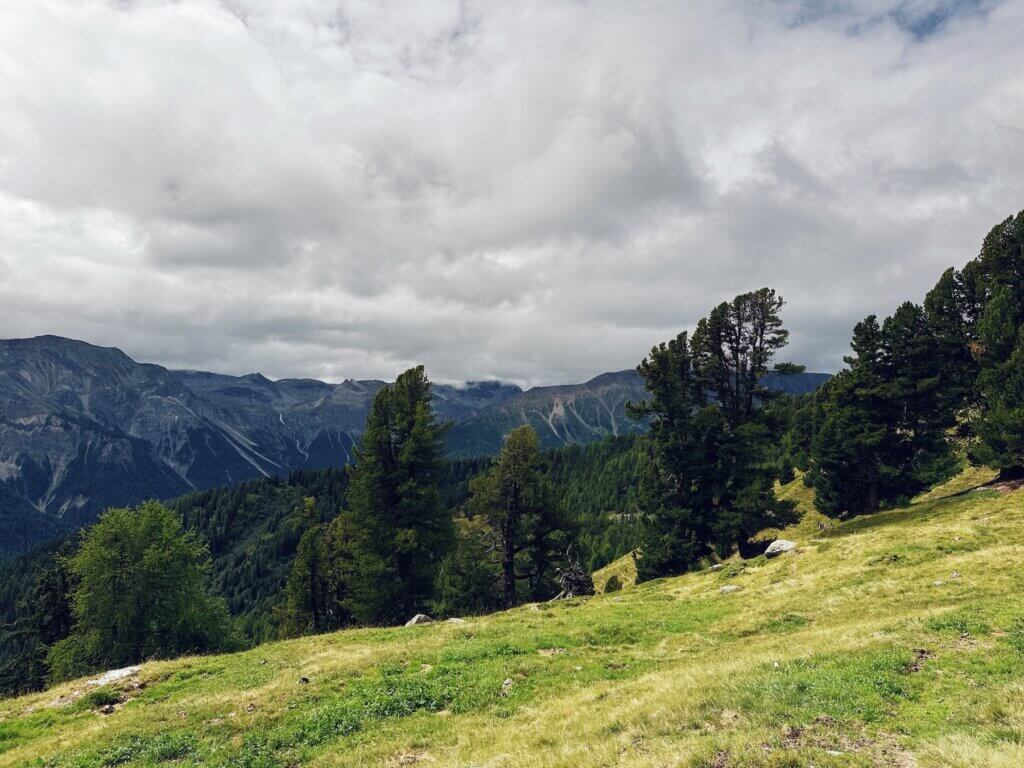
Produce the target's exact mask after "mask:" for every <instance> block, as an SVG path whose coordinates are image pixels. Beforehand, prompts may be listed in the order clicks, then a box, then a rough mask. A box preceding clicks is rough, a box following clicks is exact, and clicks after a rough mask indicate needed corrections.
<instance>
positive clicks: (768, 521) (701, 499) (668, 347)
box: [629, 288, 795, 579]
mask: <svg viewBox="0 0 1024 768" xmlns="http://www.w3.org/2000/svg"><path fill="white" fill-rule="evenodd" d="M782 305H783V302H782V299H781V297H778V296H777V295H776V294H775V292H774V291H772V290H770V289H767V288H765V289H761V290H759V291H754V292H752V293H746V294H742V295H740V296H737V297H736V298H735V299H734V300H733V301H732V302H727V303H723V304H720V305H719V306H718V307H716V308H715V309H713V310H712V311H711V313H710V314H709V315H708V317H706V318H704V319H703V320H701V321H700V323H698V325H697V329H696V331H695V333H694V335H693V339H692V341H691V339H690V337H689V336H688V334H686V333H681V334H679V335H678V336H677V337H676V338H675V339H672V340H671V341H669V342H668V343H662V344H660V345H659V346H657V347H655V348H653V349H652V350H651V353H650V355H649V356H648V357H647V358H646V359H644V361H643V362H641V363H640V365H639V366H638V368H637V371H638V372H639V373H640V375H641V376H642V377H643V379H644V382H645V384H646V387H647V390H648V391H649V392H650V398H649V399H648V400H646V401H644V402H641V403H631V404H630V407H629V412H630V414H631V415H632V416H633V417H634V418H645V419H650V422H651V430H650V434H649V437H648V441H649V443H648V445H649V452H648V457H649V460H648V462H647V465H646V467H645V468H644V470H643V471H642V472H641V481H640V482H641V492H640V495H641V497H642V498H643V499H645V507H646V509H645V512H646V524H645V531H644V534H643V538H642V544H641V547H640V550H641V556H640V557H639V559H638V562H637V568H638V572H639V575H640V578H642V579H648V578H654V577H657V576H663V575H667V574H670V573H678V572H680V571H683V570H685V569H687V568H689V567H692V566H693V565H694V564H696V563H697V561H698V560H699V559H700V558H702V557H705V556H709V555H712V554H719V555H724V554H726V553H727V552H728V551H730V550H731V549H732V548H733V547H735V546H737V545H740V546H743V545H745V543H746V542H747V540H748V539H749V538H750V537H751V536H752V535H753V534H755V533H756V532H757V531H759V530H761V529H762V528H765V527H769V526H782V525H785V524H787V523H788V522H791V521H793V520H794V519H795V515H794V512H793V505H792V504H789V503H786V502H780V501H779V500H778V499H776V498H775V493H774V488H773V483H774V480H775V473H776V469H775V467H774V466H773V465H772V462H771V446H772V443H773V442H774V441H776V440H777V439H778V438H779V435H780V432H781V425H777V424H775V423H774V422H773V420H772V419H771V418H770V416H769V414H768V413H767V411H766V410H765V409H764V408H763V407H762V406H763V404H764V402H765V399H766V398H768V397H769V394H768V392H767V391H766V390H765V389H764V387H763V386H762V385H761V383H760V379H761V376H763V374H764V373H765V372H766V371H767V368H768V365H769V363H770V362H771V360H772V359H773V357H774V355H775V353H776V352H777V351H778V350H779V349H781V348H782V347H783V346H784V345H785V344H786V339H787V336H788V334H787V332H786V331H785V329H784V328H783V327H782V321H781V318H780V315H779V312H780V309H781V307H782Z"/></svg>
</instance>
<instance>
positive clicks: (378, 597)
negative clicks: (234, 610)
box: [339, 366, 454, 624]
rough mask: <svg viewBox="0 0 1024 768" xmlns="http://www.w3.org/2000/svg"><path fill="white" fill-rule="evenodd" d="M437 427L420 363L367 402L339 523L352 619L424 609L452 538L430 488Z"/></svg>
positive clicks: (391, 618) (383, 618) (438, 456)
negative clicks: (348, 565) (348, 570)
mask: <svg viewBox="0 0 1024 768" xmlns="http://www.w3.org/2000/svg"><path fill="white" fill-rule="evenodd" d="M443 431H444V428H443V426H442V425H440V424H439V423H438V422H437V420H436V419H435V417H434V412H433V409H432V408H431V392H430V382H429V381H428V380H427V376H426V374H425V373H424V370H423V366H418V367H416V368H411V369H410V370H408V371H406V372H405V373H403V374H402V375H401V376H399V377H398V379H397V380H396V381H395V383H394V384H392V385H390V386H386V387H384V388H382V389H381V390H380V392H378V393H377V395H376V397H374V399H373V403H372V405H371V407H370V413H369V415H368V416H367V419H366V428H365V430H364V431H363V435H362V438H361V439H360V443H359V448H358V449H357V451H356V463H355V467H354V468H353V469H352V472H351V482H350V485H349V491H348V507H349V508H348V510H347V511H345V512H343V513H342V515H341V516H340V520H341V522H340V523H339V525H342V526H344V527H345V529H346V534H347V538H348V541H347V542H346V548H347V550H348V554H349V556H350V559H351V575H350V578H349V582H348V584H347V585H346V591H347V594H346V596H345V598H344V606H345V608H346V609H347V610H348V611H349V612H350V613H351V616H352V618H353V620H354V621H355V622H356V623H359V624H393V623H396V622H399V621H402V620H404V619H407V618H408V617H409V616H411V615H413V614H414V613H417V612H419V611H424V610H426V609H427V607H428V604H429V601H430V599H431V597H432V590H433V584H434V579H435V577H436V575H437V570H438V566H439V564H440V562H441V559H442V558H443V557H444V556H445V554H446V553H447V552H448V550H449V549H450V548H451V546H452V543H453V541H454V528H453V523H452V519H451V515H450V514H449V513H448V512H447V511H446V510H445V508H444V505H443V504H442V501H441V493H440V491H439V489H438V483H439V479H440V473H441V470H442V460H443V455H444V446H443V443H442V435H443Z"/></svg>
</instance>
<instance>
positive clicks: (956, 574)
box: [949, 571, 960, 579]
mask: <svg viewBox="0 0 1024 768" xmlns="http://www.w3.org/2000/svg"><path fill="white" fill-rule="evenodd" d="M949 578H951V579H959V578H960V571H953V572H952V573H951V574H949Z"/></svg>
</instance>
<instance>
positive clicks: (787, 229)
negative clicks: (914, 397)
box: [0, 0, 1024, 385]
mask: <svg viewBox="0 0 1024 768" xmlns="http://www.w3.org/2000/svg"><path fill="white" fill-rule="evenodd" d="M1022 29H1024V0H1003V1H1002V2H998V1H997V0H972V1H965V0H860V1H859V2H853V1H844V0H687V2H679V1H678V0H666V1H665V2H661V1H659V0H633V1H632V2H622V0H608V1H607V2H601V1H593V2H591V1H588V0H573V1H572V2H560V1H559V0H542V1H539V2H529V1H528V0H527V1H523V2H507V1H506V0H496V1H495V2H486V3H477V2H468V1H467V2H442V1H440V0H437V1H433V0H431V1H426V0H411V1H410V2H389V1H387V0H385V1H383V2H382V1H381V0H367V1H366V2H363V1H362V0H359V1H356V2H338V0H179V1H178V2H171V1H170V0H119V1H115V0H107V1H105V2H100V1H97V0H92V1H86V0H7V1H6V2H3V3H0V337H3V338H11V337H23V336H32V335H37V334H44V333H52V334H59V335H63V336H70V337H73V338H79V339H83V340H86V341H90V342H93V343H96V344H101V345H104V346H116V347H119V348H121V349H123V350H125V351H126V352H127V353H128V354H130V355H132V356H133V357H135V358H136V359H138V360H142V361H147V362H158V363H162V364H165V365H168V366H171V367H180V368H200V369H207V370H214V371H220V372H225V373H239V374H240V373H247V372H250V371H260V372H262V373H264V374H265V375H267V376H270V377H272V378H280V377H295V376H301V377H314V378H320V379H325V380H331V381H339V380H341V379H345V378H370V377H377V378H392V377H393V376H394V375H395V374H396V373H398V372H399V371H401V370H403V369H404V368H406V367H408V366H410V365H412V364H415V363H423V364H425V365H426V366H427V371H428V374H429V375H430V376H431V377H432V378H433V379H434V380H436V381H447V382H454V381H461V380H477V379H487V378H499V379H504V380H510V381H515V382H517V383H520V384H524V385H535V384H547V383H563V382H576V381H583V380H586V379H588V378H590V377H591V376H593V375H595V374H598V373H600V372H602V371H608V370H620V369H624V368H629V367H632V366H635V365H636V363H637V362H638V361H639V360H640V359H641V358H642V357H643V355H644V354H645V352H646V351H647V350H648V349H649V348H650V347H651V345H653V344H655V343H657V342H659V341H661V340H664V339H667V338H670V337H672V336H674V335H675V334H676V333H677V332H679V331H680V330H684V329H687V328H691V327H692V326H693V324H694V323H695V322H696V321H697V319H699V318H700V317H701V316H702V315H704V314H706V312H707V310H708V309H710V308H711V307H712V306H713V305H715V304H717V303H718V302H720V301H722V300H724V299H728V298H731V297H732V296H734V295H735V294H737V293H740V292H743V291H747V290H753V289H756V288H759V287H762V286H765V285H768V286H771V287H774V288H776V289H777V290H778V291H779V292H780V293H781V294H782V295H783V296H784V297H785V298H786V301H787V305H786V307H785V309H784V312H783V317H784V320H785V322H786V325H787V327H788V328H789V329H790V331H791V344H790V347H789V348H788V349H787V350H785V351H784V354H783V355H782V358H783V359H787V360H793V361H796V362H801V363H804V364H806V365H807V366H808V367H809V369H811V370H819V371H834V370H837V369H838V368H839V367H841V366H842V356H843V354H844V353H846V351H847V348H848V342H849V336H850V331H851V329H852V327H853V325H854V324H855V323H856V322H857V321H858V320H859V319H861V318H863V317H864V316H865V315H867V314H872V313H873V314H878V315H880V316H884V315H886V314H889V313H891V312H892V311H893V310H894V309H895V307H896V306H897V305H898V304H899V303H901V302H903V301H906V300H915V301H920V300H921V299H922V298H923V295H924V293H925V292H926V291H927V289H928V288H929V287H931V285H933V284H934V282H935V281H936V279H937V278H938V276H939V275H940V274H941V272H942V270H943V269H945V268H946V267H948V266H954V265H962V264H963V263H965V262H966V261H967V260H969V259H970V258H972V257H973V256H975V255H976V254H977V252H978V249H979V247H980V244H981V241H982V238H983V237H984V235H985V234H986V232H988V230H989V229H990V228H991V227H992V226H994V225H995V224H997V223H998V222H1000V221H1002V220H1003V219H1005V218H1006V217H1007V216H1009V215H1011V214H1013V213H1016V212H1017V211H1019V210H1021V209H1022V208H1024V44H1022V43H1021V30H1022Z"/></svg>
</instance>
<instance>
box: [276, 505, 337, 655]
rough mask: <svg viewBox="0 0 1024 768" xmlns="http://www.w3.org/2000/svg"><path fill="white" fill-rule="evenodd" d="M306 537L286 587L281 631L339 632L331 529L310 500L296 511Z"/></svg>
mask: <svg viewBox="0 0 1024 768" xmlns="http://www.w3.org/2000/svg"><path fill="white" fill-rule="evenodd" d="M296 517H297V518H298V520H297V523H298V525H299V527H300V529H301V530H302V538H301V539H299V545H298V547H297V548H296V550H295V559H294V561H293V562H292V568H291V571H289V573H288V580H287V581H286V582H285V587H284V607H283V610H282V617H281V632H282V634H284V635H286V636H294V635H305V634H308V633H311V632H312V633H313V634H316V633H319V632H324V631H326V630H328V629H335V628H336V625H335V623H334V622H333V621H332V620H331V617H332V614H333V613H334V611H332V606H331V605H330V602H331V601H330V596H331V590H330V588H329V587H328V580H329V574H330V571H331V569H332V567H334V568H336V567H337V563H332V562H331V560H330V559H329V557H328V555H327V552H326V547H325V544H326V536H327V531H328V526H326V525H324V524H323V523H321V522H320V519H319V515H318V514H317V512H316V501H315V499H313V498H312V497H307V498H306V499H304V501H303V505H302V508H301V509H299V510H296Z"/></svg>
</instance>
